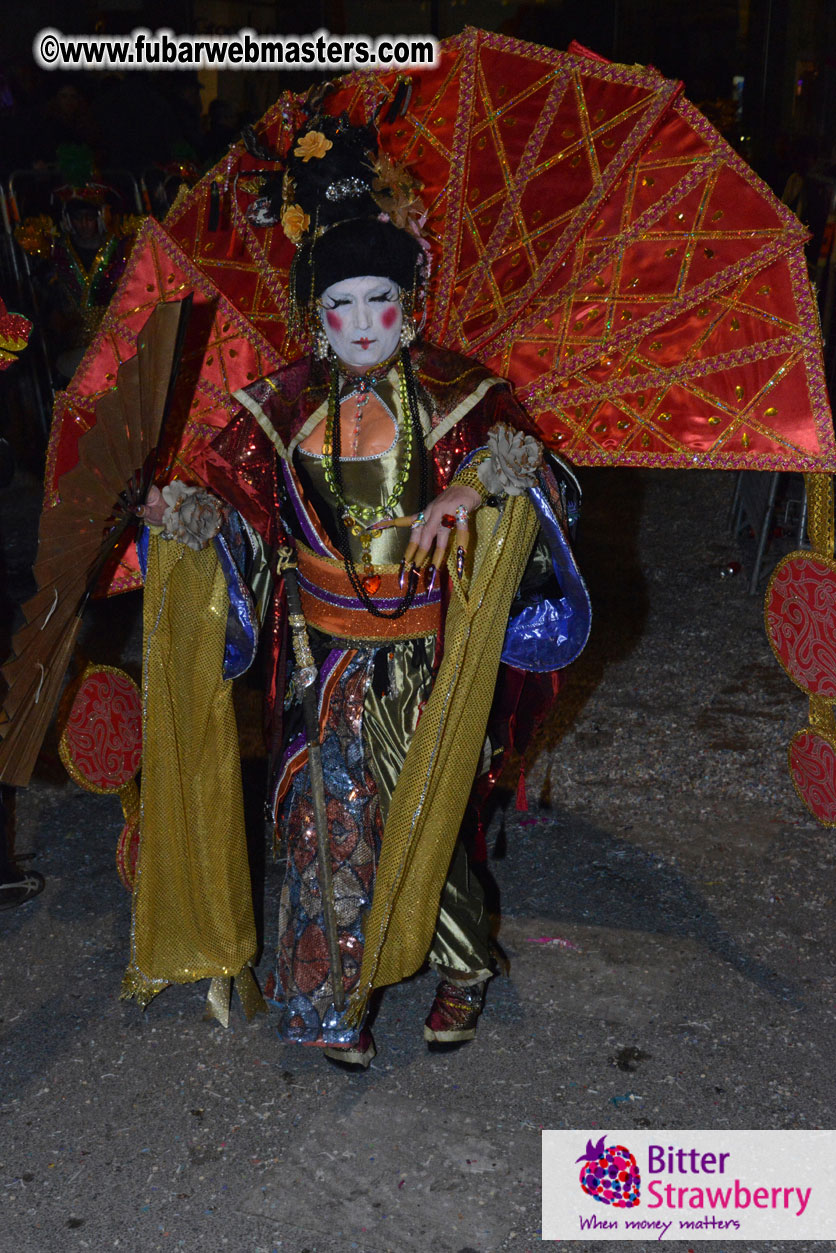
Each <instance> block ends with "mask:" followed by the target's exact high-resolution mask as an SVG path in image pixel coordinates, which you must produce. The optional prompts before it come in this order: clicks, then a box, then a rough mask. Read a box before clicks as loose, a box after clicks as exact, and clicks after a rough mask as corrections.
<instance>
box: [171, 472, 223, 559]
mask: <svg viewBox="0 0 836 1253" xmlns="http://www.w3.org/2000/svg"><path fill="white" fill-rule="evenodd" d="M163 500H164V501H165V503H166V504H167V505H168V508H167V509H166V511H165V513H164V514H163V527H164V528H165V530H164V532H163V533H164V535H165V538H166V539H176V540H179V541H180V543H181V544H186V545H187V546H188V547H189V548H194V549H195V551H199V550H200V549H201V548H205V547H206V545H207V544H208V543H209V541H210V540H213V539H214V538H215V536H216V535H217V534H218V531H220V529H221V526H222V525H223V520H224V516H223V509H222V508H221V503H220V501H219V500H218V499H217V497H215V496H213V495H212V494H211V492H207V491H205V490H204V489H203V488H201V487H189V486H187V485H186V484H185V483H181V482H180V481H179V479H175V480H174V482H173V483H167V484H166V486H165V487H164V488H163Z"/></svg>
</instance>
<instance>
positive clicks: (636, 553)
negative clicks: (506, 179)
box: [0, 470, 836, 1253]
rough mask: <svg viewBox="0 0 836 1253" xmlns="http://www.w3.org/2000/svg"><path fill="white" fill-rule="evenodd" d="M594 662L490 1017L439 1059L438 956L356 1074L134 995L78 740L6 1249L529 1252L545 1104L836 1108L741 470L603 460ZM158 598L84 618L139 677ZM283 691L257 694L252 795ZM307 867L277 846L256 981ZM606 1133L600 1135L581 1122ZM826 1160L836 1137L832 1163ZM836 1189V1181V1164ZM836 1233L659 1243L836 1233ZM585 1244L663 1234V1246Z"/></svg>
mask: <svg viewBox="0 0 836 1253" xmlns="http://www.w3.org/2000/svg"><path fill="white" fill-rule="evenodd" d="M583 484H584V488H585V493H586V502H585V509H584V515H583V521H582V527H581V537H580V541H579V552H580V559H581V562H582V566H583V569H584V571H585V572H586V574H587V577H588V581H589V584H590V588H591V592H592V596H593V601H594V605H595V626H594V630H593V635H592V638H591V641H590V644H589V647H588V649H587V651H586V653H585V654H584V656H583V657H582V658H581V659H580V660H579V661H578V662H577V663H576V664H575V665H574V666H573V667H572V668H571V669H570V671H569V672H568V673H567V675H566V676H565V686H564V690H563V692H562V693H561V696H560V698H559V699H558V702H557V705H556V706H555V709H554V712H553V715H552V716H551V717H550V719H549V720H548V722H547V724H546V726H545V728H544V729H543V732H542V734H541V736H540V740H539V742H538V755H537V758H536V761H535V762H534V764H533V765H532V766H531V768H530V770H529V774H528V781H527V792H528V809H527V810H524V811H518V810H517V809H516V808H515V804H514V789H515V785H516V775H513V777H512V778H511V779H510V780H509V787H508V790H507V792H505V793H504V794H503V797H502V800H503V804H502V805H500V806H499V807H498V809H497V812H496V813H495V814H494V816H493V819H492V823H491V827H490V830H489V847H490V859H489V871H490V874H491V876H492V877H493V880H494V884H495V896H496V899H497V901H498V903H499V909H500V913H501V923H500V930H499V942H500V944H501V946H502V948H503V949H504V952H505V955H506V957H507V968H508V973H506V974H503V975H502V976H500V977H498V978H496V979H495V980H494V982H493V984H492V985H491V988H490V991H489V997H488V1003H487V1007H486V1010H485V1013H484V1016H483V1020H482V1024H481V1026H480V1029H479V1034H478V1037H477V1039H476V1041H474V1042H473V1043H472V1044H470V1045H468V1046H467V1047H466V1048H463V1049H461V1050H460V1051H458V1052H456V1053H452V1054H431V1053H429V1052H428V1051H427V1049H426V1046H425V1045H424V1043H423V1039H422V1024H423V1019H424V1016H425V1015H426V1013H427V1010H428V1009H429V1005H430V1002H431V1000H432V996H433V990H434V980H433V977H432V976H431V974H429V973H428V972H425V973H422V974H420V975H418V976H417V977H415V978H414V979H412V980H410V981H409V982H407V983H405V984H403V985H401V986H399V987H397V988H394V989H391V990H390V991H389V992H387V994H386V995H385V997H384V998H383V1002H382V1005H381V1008H380V1011H379V1014H378V1016H377V1020H376V1022H375V1036H376V1039H377V1044H378V1050H379V1052H378V1056H377V1058H376V1059H375V1061H374V1062H373V1064H372V1066H371V1068H370V1070H369V1071H368V1072H367V1073H366V1074H364V1075H348V1074H345V1073H343V1072H341V1071H338V1070H336V1069H335V1068H333V1067H331V1066H329V1065H328V1064H327V1063H326V1062H325V1061H324V1060H323V1058H322V1057H321V1056H319V1055H318V1054H317V1053H316V1051H315V1050H309V1049H304V1048H299V1047H292V1046H287V1045H283V1044H281V1043H279V1041H278V1039H277V1036H276V1033H275V1021H274V1019H273V1016H272V1013H271V1015H269V1016H265V1015H259V1016H257V1017H256V1018H255V1019H254V1020H253V1021H252V1022H251V1023H248V1022H247V1021H246V1020H245V1018H244V1017H243V1015H242V1014H241V1012H240V1007H239V1006H237V1005H235V1006H234V1007H233V1014H232V1018H231V1021H230V1025H229V1027H228V1028H227V1029H226V1030H225V1029H224V1028H223V1027H221V1026H220V1025H218V1024H217V1023H207V1022H204V1021H203V1020H202V1012H203V1006H204V1001H205V996H206V985H205V984H200V985H196V986H185V987H174V988H171V989H169V990H168V991H166V992H165V993H163V994H162V995H161V996H159V997H158V998H157V999H156V1000H155V1001H154V1002H153V1003H152V1004H151V1006H150V1007H149V1008H148V1009H147V1010H146V1011H145V1012H142V1011H141V1010H140V1009H138V1008H137V1007H136V1006H135V1005H134V1004H126V1003H124V1002H120V1000H119V999H118V994H119V986H120V979H121V975H122V972H123V970H124V967H125V964H126V961H127V955H128V945H129V925H130V898H129V895H128V893H127V892H126V891H125V889H124V888H123V887H122V886H121V884H120V882H119V880H118V878H117V876H116V870H115V864H114V850H115V844H116V838H117V836H118V833H119V830H120V826H121V811H120V808H119V803H118V800H115V799H114V798H107V797H100V796H94V795H90V794H88V793H85V792H83V791H82V790H81V789H80V788H79V787H77V786H76V785H75V784H74V783H72V782H71V781H70V780H69V779H68V778H67V776H66V775H65V774H64V772H63V767H62V766H61V764H60V761H59V759H58V756H57V752H56V747H55V737H54V736H52V737H51V739H50V740H49V741H48V743H47V745H46V747H45V750H44V754H43V756H42V759H41V764H40V766H39V768H38V771H37V774H36V777H35V779H34V781H33V783H32V785H31V786H30V787H29V788H28V789H26V790H25V791H22V792H20V793H19V795H18V799H17V834H16V842H17V850H18V853H19V854H23V855H26V856H27V857H28V856H31V860H30V861H28V862H27V863H26V864H28V865H31V866H34V867H36V868H37V869H38V870H40V871H42V872H43V874H44V875H45V876H46V889H45V891H44V892H43V894H42V895H41V896H40V897H39V898H37V899H36V900H34V901H32V902H31V903H29V904H28V905H26V906H25V907H23V908H20V909H16V910H8V911H5V912H3V913H2V914H0V963H1V964H0V969H1V970H2V996H0V1118H1V1119H2V1121H0V1201H2V1208H1V1209H0V1250H2V1251H3V1253H65V1250H66V1251H74V1250H80V1249H89V1250H93V1251H94V1253H101V1251H104V1250H111V1249H119V1250H123V1251H126V1253H150V1251H151V1250H186V1251H187V1253H198V1250H200V1251H201V1253H204V1251H206V1253H218V1251H220V1250H234V1251H235V1253H272V1251H273V1250H281V1251H282V1253H349V1251H354V1250H356V1251H357V1253H388V1251H390V1250H391V1251H392V1253H408V1251H413V1250H414V1251H415V1253H431V1251H432V1253H435V1251H436V1250H437V1251H438V1253H528V1251H530V1250H535V1249H537V1248H539V1247H540V1246H541V1240H540V1186H541V1185H540V1132H541V1130H542V1129H543V1128H553V1129H577V1131H578V1140H579V1142H580V1145H581V1148H582V1147H583V1145H584V1144H585V1143H586V1139H587V1138H588V1136H592V1135H593V1134H595V1135H596V1138H597V1136H599V1135H601V1134H604V1133H605V1132H606V1133H607V1134H608V1135H610V1134H615V1135H618V1136H620V1137H622V1138H623V1139H625V1140H628V1137H629V1133H630V1131H631V1130H635V1129H637V1128H641V1129H648V1128H649V1129H657V1128H658V1129H702V1128H706V1129H716V1130H718V1131H722V1130H726V1129H736V1128H764V1129H793V1128H797V1129H806V1128H810V1129H812V1128H828V1127H832V1126H833V1115H834V1096H835V1095H836V1093H834V1064H833V1055H834V1017H835V1016H836V1014H835V1011H836V964H835V963H836V947H835V946H834V928H833V922H832V919H833V909H834V896H836V878H834V863H836V851H834V842H833V838H832V835H831V833H830V831H828V830H825V829H823V828H822V827H820V826H818V825H817V824H816V822H815V821H814V820H813V819H812V818H811V816H810V815H809V814H808V813H807V811H806V810H805V809H804V808H803V806H802V805H801V803H800V801H799V800H798V799H797V797H796V795H795V792H794V790H793V787H792V785H791V782H790V779H789V776H788V773H787V766H786V750H787V745H788V743H789V740H790V739H791V737H792V735H793V734H794V732H795V731H796V730H797V729H799V728H800V727H801V726H803V725H804V723H805V721H806V702H805V699H804V697H803V695H802V694H801V693H800V692H799V691H798V690H797V689H796V688H794V687H793V685H792V684H791V683H790V681H789V680H788V679H787V678H786V676H785V675H784V674H783V672H782V671H781V669H780V668H779V667H778V665H777V663H776V662H775V661H774V660H773V657H772V654H771V652H770V649H769V646H768V644H767V641H766V638H765V635H764V630H763V606H762V597H761V596H757V597H749V596H747V594H746V582H745V576H744V575H743V574H742V573H741V574H738V575H737V576H734V575H731V576H727V577H721V572H727V571H728V568H729V566H730V565H731V563H733V562H735V561H737V560H739V555H740V554H739V552H738V550H737V548H736V547H735V544H734V542H733V541H732V539H731V538H730V536H729V534H728V529H727V514H728V510H729V505H730V502H731V496H732V491H733V478H732V476H731V475H728V474H725V473H720V472H717V473H714V472H704V471H699V472H692V473H688V472H683V473H679V472H638V471H625V470H614V471H610V470H590V471H586V472H584V474H583ZM36 509H37V493H36V490H35V488H34V482H33V481H32V480H30V479H28V478H26V476H25V475H21V476H19V477H18V480H17V481H16V483H15V484H14V485H13V486H12V487H11V488H10V489H8V490H7V491H6V492H3V493H0V527H2V531H3V539H4V551H5V563H6V573H7V586H8V588H9V591H10V594H11V595H13V596H15V597H18V598H20V597H22V596H25V595H26V594H27V592H28V591H29V585H28V565H29V563H30V562H31V559H32V552H33V534H34V521H35V518H36ZM137 614H138V596H137V595H130V596H127V597H122V598H120V599H119V600H118V601H110V602H106V603H100V604H97V605H96V606H95V607H94V609H93V611H92V613H91V614H90V616H89V621H88V624H87V627H86V630H85V634H84V637H83V648H84V651H85V654H86V655H87V656H88V657H90V658H92V659H94V660H97V661H111V662H112V661H115V660H119V659H121V660H122V661H123V664H124V665H125V667H126V668H127V669H129V670H131V671H132V672H133V673H134V674H135V675H136V674H137V667H138V658H139V646H138V635H137V622H138V618H137ZM257 703H258V702H257V693H256V692H255V691H254V690H253V689H252V688H247V687H246V686H244V687H243V688H242V691H241V693H240V701H239V704H240V709H241V712H242V721H243V724H244V725H243V728H242V740H243V742H244V751H245V758H246V766H247V778H248V779H249V780H250V781H251V790H252V793H253V796H254V798H255V802H256V803H255V804H254V808H255V809H257V808H258V806H257V800H258V787H259V783H258V779H259V761H258V755H257V736H256V733H255V730H254V728H255V725H256V723H257ZM280 876H281V866H280V865H276V864H274V863H273V862H272V861H271V860H270V859H269V858H267V859H266V866H265V869H264V875H263V878H264V891H263V933H264V937H265V940H264V946H263V955H262V958H261V961H260V963H259V966H258V971H257V973H258V976H259V979H260V980H261V982H262V983H263V982H264V979H265V977H266V975H267V973H268V971H269V969H270V965H271V961H272V952H271V948H272V946H273V942H274V941H273V937H274V936H275V932H276V912H277V898H278V890H279V883H280ZM579 1151H580V1150H579ZM831 1169H832V1164H830V1163H824V1164H823V1176H824V1177H826V1176H829V1172H830V1170H831ZM831 1186H832V1185H831ZM833 1232H834V1240H833V1241H827V1242H819V1243H817V1244H812V1243H809V1244H805V1243H804V1242H803V1241H799V1242H794V1243H789V1242H783V1243H782V1242H774V1243H761V1244H758V1245H750V1244H747V1243H746V1242H745V1241H743V1242H740V1241H737V1242H726V1243H723V1242H722V1241H721V1240H719V1239H716V1240H715V1239H712V1240H709V1241H706V1242H700V1243H698V1244H694V1242H693V1241H692V1242H691V1243H690V1244H689V1243H686V1242H675V1243H673V1244H666V1246H665V1247H668V1248H672V1249H675V1250H680V1251H681V1253H686V1251H687V1250H689V1249H693V1250H694V1251H695V1253H700V1251H704V1253H719V1251H720V1250H725V1251H726V1253H734V1250H736V1249H740V1250H744V1249H748V1248H757V1249H759V1250H762V1251H763V1253H773V1251H777V1250H784V1249H786V1250H787V1253H805V1250H806V1249H810V1250H813V1249H815V1250H821V1251H824V1250H830V1249H836V1215H835V1216H834V1228H833ZM561 1247H565V1248H567V1249H569V1250H577V1251H578V1253H580V1250H583V1249H587V1248H589V1249H593V1248H596V1247H602V1248H604V1249H607V1248H609V1249H613V1250H616V1249H622V1248H623V1249H626V1250H635V1251H636V1253H638V1251H639V1250H643V1249H650V1248H654V1247H659V1245H658V1242H656V1241H650V1242H649V1243H647V1244H644V1243H642V1242H636V1243H633V1242H629V1243H628V1242H626V1241H624V1242H621V1243H617V1242H616V1243H612V1244H609V1245H603V1246H598V1245H597V1244H593V1243H592V1242H586V1243H585V1242H584V1241H583V1240H581V1239H578V1240H576V1241H573V1242H572V1241H570V1242H568V1243H565V1244H563V1245H561Z"/></svg>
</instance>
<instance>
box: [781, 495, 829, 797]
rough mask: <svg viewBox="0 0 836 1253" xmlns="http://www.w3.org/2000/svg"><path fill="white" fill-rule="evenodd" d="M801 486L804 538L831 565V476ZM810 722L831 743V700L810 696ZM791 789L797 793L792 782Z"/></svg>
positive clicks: (795, 785)
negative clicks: (804, 506)
mask: <svg viewBox="0 0 836 1253" xmlns="http://www.w3.org/2000/svg"><path fill="white" fill-rule="evenodd" d="M804 486H805V488H806V490H807V535H808V537H809V539H810V547H811V549H812V550H813V552H814V553H815V554H816V555H817V556H818V557H824V558H825V559H826V560H827V561H828V562H832V561H833V555H834V554H833V545H834V517H833V476H832V475H830V474H805V475H804ZM809 719H810V726H811V727H813V728H815V730H816V731H818V732H819V733H820V734H821V735H824V736H826V737H827V738H829V739H830V740H831V742H834V738H835V737H836V719H834V714H833V703H832V702H831V701H829V700H824V699H823V698H822V697H820V696H812V695H811V696H810V712H809ZM793 743H794V740H793ZM834 746H836V744H834ZM789 751H790V753H792V744H790V749H789ZM790 777H791V778H793V774H792V765H790ZM793 786H794V787H795V789H796V791H798V786H797V784H796V783H795V780H794V779H793ZM801 799H802V801H803V802H804V804H805V805H807V804H808V801H807V800H806V799H805V798H804V796H801ZM808 807H809V806H808ZM817 817H818V815H817Z"/></svg>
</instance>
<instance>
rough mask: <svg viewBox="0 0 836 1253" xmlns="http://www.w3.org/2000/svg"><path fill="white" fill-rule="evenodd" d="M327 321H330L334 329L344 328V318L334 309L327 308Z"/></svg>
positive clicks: (329, 323)
mask: <svg viewBox="0 0 836 1253" xmlns="http://www.w3.org/2000/svg"><path fill="white" fill-rule="evenodd" d="M325 321H326V322H327V323H328V325H329V326H330V328H331V330H332V331H341V330H342V329H343V320H342V318H341V317H340V316H339V314H337V313H334V312H333V310H332V309H326V310H325Z"/></svg>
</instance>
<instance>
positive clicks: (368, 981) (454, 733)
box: [347, 496, 537, 1022]
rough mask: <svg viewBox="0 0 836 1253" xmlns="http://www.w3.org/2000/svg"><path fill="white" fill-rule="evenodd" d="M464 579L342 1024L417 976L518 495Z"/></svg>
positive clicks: (409, 758)
mask: <svg viewBox="0 0 836 1253" xmlns="http://www.w3.org/2000/svg"><path fill="white" fill-rule="evenodd" d="M475 525H476V535H477V542H476V545H475V552H474V555H473V567H472V574H471V575H470V577H469V578H468V577H465V578H464V579H462V580H459V579H457V578H456V574H455V557H454V555H453V554H454V546H453V545H451V546H450V555H449V557H448V566H449V565H450V564H451V562H452V565H453V568H452V569H451V579H450V583H451V588H452V592H451V598H450V606H449V609H448V613H447V622H446V626H445V633H444V654H443V657H442V660H441V665H440V667H439V671H438V675H437V677H436V680H435V684H434V686H433V690H432V694H431V696H430V699H429V701H428V702H427V705H426V708H425V709H424V712H423V714H422V716H421V720H420V722H419V723H418V727H417V730H416V732H415V735H414V736H413V739H412V743H411V744H410V747H409V751H408V752H407V755H406V760H405V762H404V766H403V770H402V771H401V773H400V777H399V778H398V782H397V785H396V787H395V791H394V794H393V796H392V801H391V805H390V808H389V815H388V818H387V821H386V826H385V828H384V832H383V843H382V848H381V854H380V862H379V865H378V870H377V877H376V880H375V888H374V897H373V899H372V905H371V909H370V910H369V916H368V921H367V924H366V945H365V950H364V953H363V963H362V966H361V970H360V979H359V982H358V985H357V989H356V991H355V993H354V995H353V997H352V999H351V1002H350V1004H349V1007H348V1012H347V1019H348V1020H349V1021H356V1022H359V1021H361V1020H362V1017H363V1014H364V1013H365V1008H366V1005H367V1003H368V998H369V996H370V994H371V992H372V989H373V988H379V987H385V986H387V985H388V984H391V983H397V982H399V981H400V980H401V979H405V978H407V977H408V976H409V975H411V974H413V973H414V972H415V971H416V970H418V969H419V968H420V966H421V965H422V963H423V962H424V960H425V958H426V956H427V953H428V952H429V950H430V946H431V944H432V941H433V934H434V930H435V925H436V919H437V917H438V910H439V902H440V898H441V891H442V888H443V885H444V881H445V877H446V875H447V871H448V869H449V867H450V862H451V858H452V854H453V847H454V845H455V842H456V838H457V836H458V832H459V827H460V825H461V821H462V818H463V816H464V810H465V807H466V805H467V801H468V797H469V794H470V786H471V783H472V781H473V778H474V776H475V773H476V767H477V765H478V762H479V755H480V753H481V751H482V745H483V742H484V736H485V726H486V724H487V720H488V714H489V712H490V707H491V701H492V700H493V693H494V687H495V684H496V675H497V670H498V669H499V659H500V655H501V652H502V643H503V640H504V638H505V629H506V624H507V621H508V612H509V609H510V606H511V601H512V599H513V597H514V593H515V592H516V589H517V586H518V585H519V582H520V579H521V577H522V573H523V570H524V569H525V565H526V562H527V560H528V556H529V553H530V552H531V549H532V546H533V544H534V539H535V536H536V534H537V519H536V515H535V512H534V508H533V506H532V505H531V502H530V501H529V499H528V497H527V496H514V497H510V498H509V499H508V500H507V502H506V503H505V505H504V507H503V509H502V511H501V512H500V511H497V510H495V509H490V508H488V507H483V508H482V509H479V510H478V511H477V513H476V515H475Z"/></svg>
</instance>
